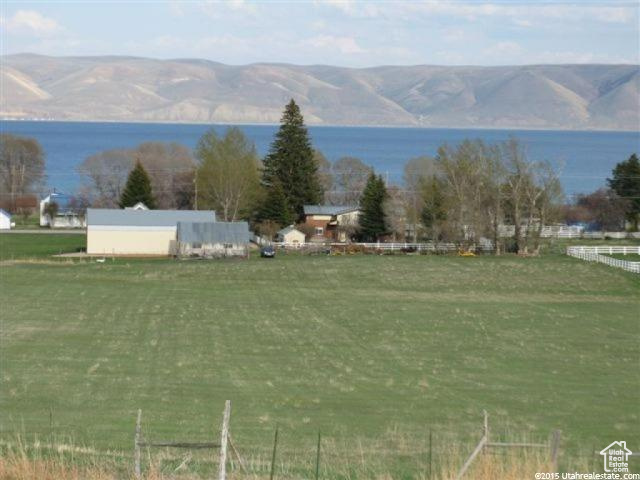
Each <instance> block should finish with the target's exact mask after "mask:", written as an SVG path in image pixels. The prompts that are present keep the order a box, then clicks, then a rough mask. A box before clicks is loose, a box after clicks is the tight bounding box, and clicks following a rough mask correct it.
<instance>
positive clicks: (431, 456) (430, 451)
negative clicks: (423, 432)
mask: <svg viewBox="0 0 640 480" xmlns="http://www.w3.org/2000/svg"><path fill="white" fill-rule="evenodd" d="M432 476H433V432H432V431H431V429H429V479H431V478H432Z"/></svg>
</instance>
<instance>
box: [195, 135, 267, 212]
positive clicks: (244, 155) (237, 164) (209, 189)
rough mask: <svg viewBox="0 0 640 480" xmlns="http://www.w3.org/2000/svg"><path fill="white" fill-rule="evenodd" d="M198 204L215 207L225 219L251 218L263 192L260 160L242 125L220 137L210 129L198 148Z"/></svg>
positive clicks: (200, 206)
mask: <svg viewBox="0 0 640 480" xmlns="http://www.w3.org/2000/svg"><path fill="white" fill-rule="evenodd" d="M196 158H197V159H198V162H199V166H198V171H197V185H198V207H199V208H212V209H214V210H215V211H216V213H217V214H218V215H219V216H220V218H221V219H222V220H224V221H234V220H237V219H239V218H249V216H250V214H251V210H252V208H253V207H254V206H255V203H256V199H257V198H258V195H259V193H260V174H259V168H260V161H259V159H258V155H257V153H256V149H255V146H254V145H253V144H252V143H250V142H249V140H248V139H247V138H246V137H245V135H244V134H243V133H242V131H241V130H240V129H239V128H236V127H232V128H229V129H228V130H227V132H226V133H225V135H224V137H222V138H220V137H218V135H217V134H216V133H215V131H214V130H210V131H209V132H207V133H206V134H205V135H203V137H202V138H201V139H200V142H199V143H198V147H197V149H196Z"/></svg>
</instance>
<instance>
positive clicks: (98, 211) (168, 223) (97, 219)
mask: <svg viewBox="0 0 640 480" xmlns="http://www.w3.org/2000/svg"><path fill="white" fill-rule="evenodd" d="M215 220H216V213H215V212H214V211H213V210H119V209H108V208H87V226H89V227H90V226H95V225H105V226H114V227H115V226H126V227H175V226H176V225H177V224H178V222H215Z"/></svg>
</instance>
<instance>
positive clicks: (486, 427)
mask: <svg viewBox="0 0 640 480" xmlns="http://www.w3.org/2000/svg"><path fill="white" fill-rule="evenodd" d="M482 412H483V413H484V438H486V439H487V443H489V414H488V413H487V411H486V410H483V411H482Z"/></svg>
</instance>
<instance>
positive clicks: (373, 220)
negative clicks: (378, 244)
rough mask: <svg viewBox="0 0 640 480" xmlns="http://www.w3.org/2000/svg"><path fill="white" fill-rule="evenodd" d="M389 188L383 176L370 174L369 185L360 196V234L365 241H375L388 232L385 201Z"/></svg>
mask: <svg viewBox="0 0 640 480" xmlns="http://www.w3.org/2000/svg"><path fill="white" fill-rule="evenodd" d="M387 196H388V195H387V188H386V187H385V184H384V180H383V179H382V177H381V176H376V175H375V174H374V173H371V175H369V178H368V180H367V185H366V186H365V187H364V190H363V192H362V197H361V198H360V217H359V218H358V222H359V225H360V230H359V236H360V238H361V239H362V240H364V241H369V242H375V241H376V240H378V238H379V237H380V236H381V235H384V234H385V233H387V231H388V228H387V223H386V220H385V215H384V202H385V200H386V199H387Z"/></svg>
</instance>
